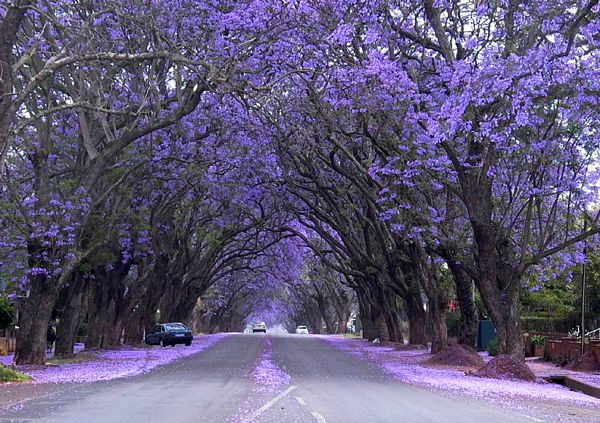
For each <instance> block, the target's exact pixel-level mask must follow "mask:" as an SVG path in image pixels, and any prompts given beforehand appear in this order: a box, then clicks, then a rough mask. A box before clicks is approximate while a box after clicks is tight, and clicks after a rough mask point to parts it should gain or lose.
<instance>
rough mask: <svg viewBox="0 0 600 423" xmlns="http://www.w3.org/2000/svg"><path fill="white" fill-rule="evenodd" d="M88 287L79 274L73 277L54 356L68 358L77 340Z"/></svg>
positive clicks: (61, 319)
mask: <svg viewBox="0 0 600 423" xmlns="http://www.w3.org/2000/svg"><path fill="white" fill-rule="evenodd" d="M87 292H88V285H87V282H86V281H84V280H83V278H82V277H81V275H80V274H78V275H75V277H74V279H73V281H72V282H71V285H70V286H69V287H68V289H67V303H66V306H65V309H64V311H63V314H62V316H61V318H60V323H59V325H58V331H57V332H58V333H57V338H56V349H55V352H54V355H56V356H61V357H69V356H72V355H73V349H74V347H75V342H76V339H77V332H78V331H79V327H80V325H81V321H82V317H83V314H84V313H85V311H84V308H85V305H86V300H87Z"/></svg>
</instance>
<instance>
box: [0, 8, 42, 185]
mask: <svg viewBox="0 0 600 423" xmlns="http://www.w3.org/2000/svg"><path fill="white" fill-rule="evenodd" d="M34 3H35V1H33V0H16V1H14V2H12V4H8V3H7V9H6V12H5V15H4V17H3V18H2V20H1V21H0V175H3V174H4V161H5V158H6V153H7V151H8V147H9V142H10V137H9V131H10V127H11V125H12V123H13V121H14V119H15V113H16V110H14V109H15V108H14V107H13V99H12V98H13V96H14V95H15V94H14V91H15V90H14V73H13V63H14V59H13V47H14V45H15V42H16V41H17V36H18V35H19V32H20V29H21V24H22V22H23V18H24V17H25V13H26V12H27V7H28V6H30V5H32V4H34ZM11 108H12V109H13V110H12V111H11ZM13 111H14V112H13Z"/></svg>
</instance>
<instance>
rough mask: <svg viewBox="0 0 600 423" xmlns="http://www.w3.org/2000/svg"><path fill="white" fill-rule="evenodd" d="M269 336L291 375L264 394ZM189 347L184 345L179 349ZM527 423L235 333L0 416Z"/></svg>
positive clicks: (305, 342)
mask: <svg viewBox="0 0 600 423" xmlns="http://www.w3.org/2000/svg"><path fill="white" fill-rule="evenodd" d="M265 336H268V337H271V338H272V341H273V342H272V345H273V350H274V358H275V360H276V361H277V363H278V364H279V366H280V367H281V368H282V369H283V370H284V371H285V372H287V373H288V374H289V375H290V376H291V377H292V379H291V382H290V384H289V385H288V386H284V387H282V388H281V390H280V391H279V392H267V393H265V392H261V391H260V390H258V389H257V388H256V386H255V385H254V383H253V382H252V379H251V378H250V377H249V375H250V373H251V372H252V370H253V369H254V366H255V363H256V362H257V360H258V359H259V357H260V356H261V353H262V351H263V349H264V346H265V342H264V341H265ZM182 348H184V347H182ZM7 421H11V422H78V423H79V422H84V423H95V422H102V423H105V422H128V423H133V422H143V423H151V422H217V423H219V422H231V423H233V422H252V423H254V422H265V423H266V422H269V423H283V422H302V423H305V422H317V423H325V422H328V423H336V422H339V423H353V422H356V423H370V422H390V423H392V422H394V423H397V422H404V423H411V422H415V423H416V422H419V423H423V422H426V423H436V422H440V423H441V422H443V423H449V422H460V423H470V422H473V423H484V422H485V423H490V422H491V423H493V422H498V423H517V422H519V423H521V422H523V423H525V422H526V423H531V422H532V421H533V420H531V419H530V418H526V417H524V416H522V415H520V414H519V413H517V412H511V411H507V410H504V409H501V408H498V407H496V406H494V405H491V404H489V403H486V402H484V401H481V400H476V399H472V398H468V397H462V396H457V395H447V394H442V393H436V392H432V391H430V390H426V389H421V388H418V387H415V386H411V385H405V384H402V383H399V382H397V381H395V380H393V379H391V378H389V377H388V376H386V375H384V374H383V373H382V372H381V371H379V370H378V369H377V368H375V367H373V365H371V364H368V363H365V362H362V361H359V360H357V359H355V358H353V357H352V356H350V355H348V354H346V353H344V352H341V351H339V350H337V349H335V348H334V347H332V346H330V345H329V344H327V343H326V342H324V341H323V340H321V339H318V338H314V337H307V336H300V335H299V336H295V335H289V336H271V335H262V334H255V335H250V334H248V335H241V334H240V335H234V336H230V337H226V338H225V339H223V340H222V341H220V342H219V343H217V344H216V345H214V346H213V347H210V348H209V349H207V350H205V351H203V352H202V353H200V354H198V355H195V356H192V357H188V358H186V359H183V360H181V361H179V362H177V363H174V364H171V365H168V366H164V367H162V368H160V369H158V370H156V371H153V372H151V373H149V374H147V375H143V376H139V377H135V378H132V379H127V380H116V381H112V382H101V383H100V382H99V383H93V384H87V385H72V386H69V387H68V388H66V389H65V388H61V389H60V390H57V392H56V393H55V394H54V395H51V396H48V397H43V398H38V399H34V400H31V401H28V402H26V403H24V404H22V405H21V406H19V407H13V408H10V409H5V410H0V422H7Z"/></svg>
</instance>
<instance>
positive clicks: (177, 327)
mask: <svg viewBox="0 0 600 423" xmlns="http://www.w3.org/2000/svg"><path fill="white" fill-rule="evenodd" d="M165 329H166V330H186V329H187V328H186V327H185V326H183V325H182V324H181V323H169V324H168V325H165Z"/></svg>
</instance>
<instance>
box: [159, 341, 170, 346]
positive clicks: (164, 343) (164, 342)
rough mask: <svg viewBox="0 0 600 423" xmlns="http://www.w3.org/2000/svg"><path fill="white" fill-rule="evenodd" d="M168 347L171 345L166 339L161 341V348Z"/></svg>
mask: <svg viewBox="0 0 600 423" xmlns="http://www.w3.org/2000/svg"><path fill="white" fill-rule="evenodd" d="M167 345H169V344H168V343H167V342H166V341H165V340H164V339H161V340H160V346H161V347H166V346H167Z"/></svg>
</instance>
